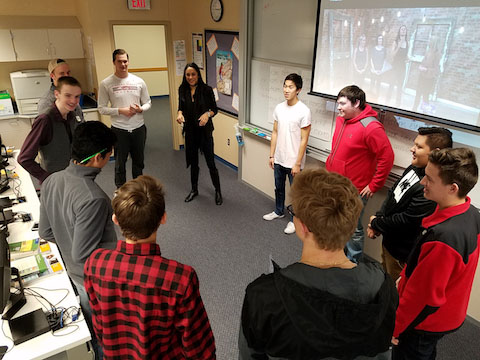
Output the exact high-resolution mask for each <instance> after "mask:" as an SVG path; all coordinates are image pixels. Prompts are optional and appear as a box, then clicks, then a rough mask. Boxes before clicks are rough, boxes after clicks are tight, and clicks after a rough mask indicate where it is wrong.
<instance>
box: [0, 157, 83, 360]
mask: <svg viewBox="0 0 480 360" xmlns="http://www.w3.org/2000/svg"><path fill="white" fill-rule="evenodd" d="M17 155H18V151H15V152H14V156H15V157H16V156H17ZM8 160H9V163H10V166H9V167H8V168H9V169H13V168H14V167H15V172H16V173H17V174H18V176H19V179H20V180H21V184H20V186H19V190H20V194H21V195H22V196H25V197H26V200H27V201H26V202H25V203H22V204H18V205H14V206H13V211H14V212H18V211H25V212H29V213H31V214H32V218H33V221H29V222H25V223H23V222H14V223H11V224H9V225H8V230H9V232H10V236H9V238H8V241H9V242H16V241H22V240H29V239H33V238H36V237H38V232H37V231H31V227H32V225H33V222H34V221H35V222H38V220H39V212H40V209H39V204H40V203H39V200H38V197H37V194H36V192H35V188H34V187H33V184H32V181H31V178H30V175H29V174H28V173H27V172H26V171H25V170H24V169H23V168H22V167H21V166H19V165H18V164H17V162H16V160H15V159H13V158H9V159H8ZM10 186H11V187H13V186H12V182H11V181H10ZM1 196H10V197H11V198H13V197H15V195H14V192H13V189H10V190H8V191H6V192H5V193H3V194H1ZM50 247H51V249H52V253H54V254H55V255H56V257H57V259H58V260H59V261H60V262H62V266H63V268H64V269H65V265H64V264H63V261H62V259H61V257H60V253H59V251H58V248H57V246H56V245H55V244H53V243H50ZM36 287H40V288H44V289H49V290H53V289H68V291H69V293H68V295H67V297H66V298H65V299H64V300H62V302H61V303H59V304H58V305H57V306H62V307H64V308H67V307H69V306H76V307H80V305H79V303H78V301H77V298H76V296H75V294H74V292H73V288H72V285H71V283H70V279H69V278H68V275H67V272H66V271H63V272H62V273H60V274H54V275H50V276H47V277H43V278H40V279H38V280H35V281H34V282H32V283H30V284H28V285H27V286H26V288H36ZM36 290H37V291H38V292H39V293H41V294H42V295H43V296H45V297H46V298H47V299H48V300H49V301H50V302H51V303H53V304H56V303H57V302H58V301H60V300H61V299H62V298H63V297H64V296H65V293H66V291H42V290H38V289H36ZM26 298H27V303H26V304H25V305H24V306H23V307H22V308H21V309H20V311H19V312H18V313H17V315H16V316H20V315H23V314H26V313H28V312H30V311H33V310H35V309H40V308H42V305H41V304H40V303H39V302H38V301H37V300H36V299H35V298H34V297H32V296H28V295H27V296H26ZM81 318H82V320H81V321H76V322H75V324H76V325H77V326H78V328H77V329H76V330H75V331H73V330H74V327H73V326H72V327H71V328H67V329H64V330H60V331H57V332H56V333H55V334H56V335H60V334H68V335H65V336H60V337H59V336H54V335H53V333H52V332H51V331H50V332H47V333H45V334H42V335H40V336H37V337H35V338H33V339H31V340H29V341H26V342H24V343H22V344H20V345H16V346H13V342H12V341H10V340H9V339H7V338H5V336H4V335H3V333H2V332H0V344H1V345H8V348H9V349H11V350H9V352H8V353H7V354H5V357H4V359H5V360H10V359H13V360H27V359H45V358H47V357H50V356H53V355H55V354H59V353H62V352H64V351H66V350H69V349H72V348H74V347H77V346H79V345H81V344H84V343H86V342H87V341H89V340H91V335H90V331H89V330H88V327H87V323H86V322H85V320H83V317H81ZM2 325H3V330H4V332H5V334H6V335H7V336H9V337H10V335H11V334H10V327H9V326H8V323H6V321H2ZM70 332H71V333H70ZM12 346H13V348H12Z"/></svg>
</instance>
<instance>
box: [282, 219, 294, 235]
mask: <svg viewBox="0 0 480 360" xmlns="http://www.w3.org/2000/svg"><path fill="white" fill-rule="evenodd" d="M283 232H284V233H285V234H294V233H295V224H294V223H293V222H291V221H289V222H288V224H287V227H286V228H285V230H283Z"/></svg>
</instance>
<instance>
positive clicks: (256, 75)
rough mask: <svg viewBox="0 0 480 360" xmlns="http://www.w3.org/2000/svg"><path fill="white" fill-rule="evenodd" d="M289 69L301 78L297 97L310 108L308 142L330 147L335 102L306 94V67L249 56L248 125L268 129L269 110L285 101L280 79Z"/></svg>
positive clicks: (308, 78) (308, 70)
mask: <svg viewBox="0 0 480 360" xmlns="http://www.w3.org/2000/svg"><path fill="white" fill-rule="evenodd" d="M291 73H297V74H299V75H300V76H301V77H302V78H303V87H304V88H303V89H302V91H301V92H300V94H299V96H298V98H299V99H300V100H301V101H302V102H303V103H305V105H307V106H308V108H309V109H310V111H311V112H312V130H311V131H310V139H309V141H308V144H309V145H310V146H312V147H314V148H316V149H318V150H324V151H330V149H331V139H332V131H333V129H334V120H335V113H334V111H333V110H334V108H335V102H334V101H330V100H326V99H324V98H321V97H319V96H313V95H308V94H307V93H308V89H309V87H310V81H311V76H312V69H311V68H310V67H302V66H298V65H297V66H294V65H285V64H280V63H275V62H272V61H266V60H259V59H252V62H251V78H250V81H251V89H250V117H249V122H250V124H251V125H254V126H258V127H261V128H263V129H266V130H269V131H272V129H273V110H274V109H275V106H276V105H277V104H279V103H281V102H283V101H285V98H284V97H283V81H284V79H285V77H286V76H287V75H288V74H291Z"/></svg>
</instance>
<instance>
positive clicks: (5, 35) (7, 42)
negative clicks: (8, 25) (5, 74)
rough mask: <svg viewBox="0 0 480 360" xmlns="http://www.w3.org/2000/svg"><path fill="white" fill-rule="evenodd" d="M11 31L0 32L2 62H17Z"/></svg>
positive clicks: (0, 57) (0, 56)
mask: <svg viewBox="0 0 480 360" xmlns="http://www.w3.org/2000/svg"><path fill="white" fill-rule="evenodd" d="M15 60H16V59H15V51H14V50H13V42H12V35H11V34H10V30H3V29H2V30H0V61H15Z"/></svg>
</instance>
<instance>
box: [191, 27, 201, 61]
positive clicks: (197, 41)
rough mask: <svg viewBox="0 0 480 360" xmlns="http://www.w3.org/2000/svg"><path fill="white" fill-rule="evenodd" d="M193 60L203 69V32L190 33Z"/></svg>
mask: <svg viewBox="0 0 480 360" xmlns="http://www.w3.org/2000/svg"><path fill="white" fill-rule="evenodd" d="M192 50H193V62H194V63H195V64H197V65H198V67H199V68H200V69H203V34H192Z"/></svg>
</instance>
